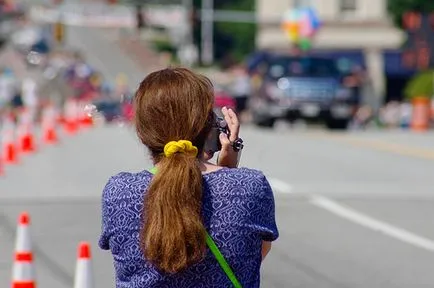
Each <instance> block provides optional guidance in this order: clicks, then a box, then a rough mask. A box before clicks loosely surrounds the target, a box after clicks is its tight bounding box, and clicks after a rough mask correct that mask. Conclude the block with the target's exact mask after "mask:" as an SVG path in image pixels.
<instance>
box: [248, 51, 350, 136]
mask: <svg viewBox="0 0 434 288" xmlns="http://www.w3.org/2000/svg"><path fill="white" fill-rule="evenodd" d="M261 68H262V69H261V70H262V71H261V72H260V74H261V78H262V81H261V84H260V86H259V88H258V89H257V90H256V91H255V92H254V93H253V95H252V99H251V100H250V108H251V111H252V117H253V122H254V124H256V125H258V126H263V127H272V126H273V125H274V123H275V121H276V120H277V119H285V120H288V121H292V122H293V121H295V120H297V119H300V118H301V119H306V120H316V121H317V120H320V121H322V122H324V123H325V124H326V126H327V127H328V128H330V129H345V128H346V127H347V126H348V123H349V121H350V120H351V118H352V117H353V114H354V111H355V106H356V105H355V103H356V102H355V99H354V98H355V95H353V93H352V92H351V90H350V89H347V88H344V87H343V85H342V78H343V75H342V74H341V73H340V72H339V70H338V68H337V63H336V61H335V60H332V59H328V58H322V57H311V56H300V57H295V56H286V55H275V56H271V57H268V59H267V60H266V61H265V63H264V65H263V66H262V67H261Z"/></svg>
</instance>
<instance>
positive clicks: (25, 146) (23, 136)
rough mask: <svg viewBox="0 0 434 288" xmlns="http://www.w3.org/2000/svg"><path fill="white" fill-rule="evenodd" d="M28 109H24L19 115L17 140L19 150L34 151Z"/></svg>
mask: <svg viewBox="0 0 434 288" xmlns="http://www.w3.org/2000/svg"><path fill="white" fill-rule="evenodd" d="M30 116H31V115H30V114H29V110H28V109H24V110H23V112H22V113H21V115H20V124H19V141H20V143H19V144H20V150H21V151H22V152H25V153H31V152H35V151H36V146H35V138H34V135H33V122H32V119H31V118H30Z"/></svg>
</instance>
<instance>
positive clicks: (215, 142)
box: [204, 115, 230, 155]
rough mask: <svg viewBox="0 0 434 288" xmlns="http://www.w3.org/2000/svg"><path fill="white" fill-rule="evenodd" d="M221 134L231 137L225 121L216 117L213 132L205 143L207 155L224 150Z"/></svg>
mask: <svg viewBox="0 0 434 288" xmlns="http://www.w3.org/2000/svg"><path fill="white" fill-rule="evenodd" d="M220 133H225V134H226V135H227V136H228V137H229V135H230V131H229V127H228V124H227V123H226V121H225V119H223V118H222V117H219V116H217V115H216V116H215V121H214V123H213V126H212V128H211V132H210V134H209V137H208V139H207V141H206V143H205V148H204V150H205V152H206V153H208V154H211V155H212V154H214V153H215V152H218V151H220V150H221V149H222V144H221V143H220Z"/></svg>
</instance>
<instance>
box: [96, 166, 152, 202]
mask: <svg viewBox="0 0 434 288" xmlns="http://www.w3.org/2000/svg"><path fill="white" fill-rule="evenodd" d="M151 178H152V174H151V173H149V172H148V171H146V170H144V171H141V172H136V173H132V172H119V173H117V174H115V175H113V176H111V177H109V179H108V181H107V183H106V185H105V187H104V190H103V198H105V199H106V200H108V199H112V200H114V199H121V198H125V197H134V196H135V194H138V196H140V195H141V194H142V193H143V190H145V189H146V188H147V186H148V185H149V182H150V180H151Z"/></svg>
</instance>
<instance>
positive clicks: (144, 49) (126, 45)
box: [117, 34, 167, 72]
mask: <svg viewBox="0 0 434 288" xmlns="http://www.w3.org/2000/svg"><path fill="white" fill-rule="evenodd" d="M117 43H118V45H119V47H120V48H121V49H122V50H123V51H125V54H126V55H128V56H129V58H131V59H132V60H133V61H135V62H137V63H138V64H139V65H140V67H142V69H144V70H145V71H147V72H151V71H155V70H159V69H163V68H165V66H167V65H165V63H164V61H163V59H162V56H161V55H160V54H159V53H157V52H156V51H154V50H153V49H152V48H151V47H150V44H149V43H147V42H146V40H143V39H141V38H140V36H137V35H135V34H131V35H128V34H123V35H122V34H121V35H119V39H118V40H117Z"/></svg>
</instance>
